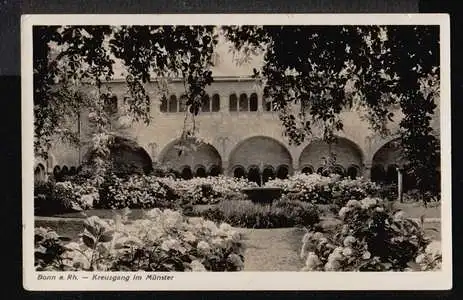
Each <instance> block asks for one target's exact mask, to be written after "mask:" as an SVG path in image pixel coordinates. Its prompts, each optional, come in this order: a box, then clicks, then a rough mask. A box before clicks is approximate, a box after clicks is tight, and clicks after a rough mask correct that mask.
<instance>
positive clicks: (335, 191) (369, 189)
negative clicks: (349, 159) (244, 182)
mask: <svg viewBox="0 0 463 300" xmlns="http://www.w3.org/2000/svg"><path fill="white" fill-rule="evenodd" d="M265 185H266V186H274V187H279V188H282V189H283V193H284V194H285V195H286V199H298V200H301V201H306V202H312V203H318V204H339V205H343V204H345V203H346V202H347V201H349V200H351V199H362V198H365V197H367V196H370V195H376V194H377V193H378V191H379V189H380V187H379V186H378V185H376V184H375V183H374V182H371V181H369V180H366V179H363V178H357V179H347V178H344V179H341V178H340V177H339V176H338V175H332V176H321V175H319V174H310V175H306V174H295V175H294V176H292V177H290V178H288V179H274V180H271V181H268V182H267V183H266V184H265Z"/></svg>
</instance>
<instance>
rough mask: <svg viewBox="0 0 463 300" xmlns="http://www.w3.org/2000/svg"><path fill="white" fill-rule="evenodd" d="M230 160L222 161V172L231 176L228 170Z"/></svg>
mask: <svg viewBox="0 0 463 300" xmlns="http://www.w3.org/2000/svg"><path fill="white" fill-rule="evenodd" d="M228 167H229V166H228V160H222V172H223V175H229V172H230V170H229V169H228Z"/></svg>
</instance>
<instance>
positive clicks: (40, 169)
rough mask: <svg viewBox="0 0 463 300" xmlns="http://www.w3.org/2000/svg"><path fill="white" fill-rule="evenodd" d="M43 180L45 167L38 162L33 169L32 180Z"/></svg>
mask: <svg viewBox="0 0 463 300" xmlns="http://www.w3.org/2000/svg"><path fill="white" fill-rule="evenodd" d="M44 180H45V167H44V166H43V165H42V164H38V165H37V167H36V168H35V170H34V181H35V182H41V181H44Z"/></svg>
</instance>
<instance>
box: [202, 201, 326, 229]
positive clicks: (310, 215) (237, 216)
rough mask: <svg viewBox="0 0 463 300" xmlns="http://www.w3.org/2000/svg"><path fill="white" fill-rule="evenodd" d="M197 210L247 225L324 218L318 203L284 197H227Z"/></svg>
mask: <svg viewBox="0 0 463 300" xmlns="http://www.w3.org/2000/svg"><path fill="white" fill-rule="evenodd" d="M196 214H197V215H200V216H202V217H204V218H206V219H210V220H214V221H224V222H227V223H229V224H231V225H232V226H236V227H245V228H283V227H294V226H311V225H313V224H315V223H317V222H318V221H319V220H320V218H319V211H318V209H317V207H316V206H315V205H312V204H310V203H305V202H301V201H281V200H280V201H276V202H274V203H272V204H270V205H263V204H255V203H253V202H251V201H249V200H224V201H221V202H219V203H218V204H216V205H215V206H214V207H212V208H209V209H206V210H202V211H197V212H196Z"/></svg>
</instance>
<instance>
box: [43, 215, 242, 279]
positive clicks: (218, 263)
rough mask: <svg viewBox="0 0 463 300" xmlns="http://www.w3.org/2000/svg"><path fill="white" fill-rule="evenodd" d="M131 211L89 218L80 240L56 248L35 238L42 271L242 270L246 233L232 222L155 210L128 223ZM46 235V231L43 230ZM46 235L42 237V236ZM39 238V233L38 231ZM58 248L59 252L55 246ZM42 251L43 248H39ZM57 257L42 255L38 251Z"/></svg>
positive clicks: (52, 236) (55, 244) (56, 243)
mask: <svg viewBox="0 0 463 300" xmlns="http://www.w3.org/2000/svg"><path fill="white" fill-rule="evenodd" d="M128 214H130V211H129V210H125V211H124V212H123V213H122V214H121V215H115V217H114V219H113V220H103V219H100V218H99V217H97V216H92V217H88V218H87V219H86V220H85V221H84V228H83V232H82V234H81V235H80V238H79V240H78V241H77V242H76V241H73V242H69V243H66V244H62V243H58V240H57V239H58V237H57V234H56V232H51V233H50V232H47V231H46V230H44V229H42V228H39V229H37V230H36V231H38V232H42V231H43V232H44V234H45V235H47V236H50V237H48V238H47V239H45V241H49V240H50V239H51V240H52V242H53V243H52V244H51V246H48V247H45V249H47V250H46V251H45V250H44V249H43V248H44V247H43V246H42V245H43V244H44V239H43V238H40V239H36V241H37V242H36V243H41V245H39V246H37V247H38V248H36V249H37V250H36V264H39V265H40V268H38V270H49V271H52V270H53V271H59V270H68V271H69V270H70V271H222V272H223V271H240V270H242V269H243V260H244V256H243V243H242V237H241V234H240V233H238V232H237V231H235V230H233V228H231V227H230V225H228V224H225V223H221V224H220V225H218V226H217V225H216V224H215V223H213V222H211V221H207V220H204V219H201V218H193V219H189V220H187V219H185V218H184V217H183V216H182V215H181V214H180V213H179V212H176V211H172V210H164V211H161V210H159V209H154V210H150V211H147V212H146V216H145V218H144V219H138V220H135V221H132V222H129V221H127V216H128ZM42 235H43V234H42ZM42 235H41V236H40V237H42ZM36 237H37V235H36ZM57 245H58V246H59V248H58V249H57V250H56V249H55V248H56V247H57ZM39 250H40V251H39ZM42 252H43V253H51V254H53V255H51V254H50V255H48V256H46V258H47V259H46V260H45V259H44V256H43V255H42V256H40V257H39V258H37V253H42Z"/></svg>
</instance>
